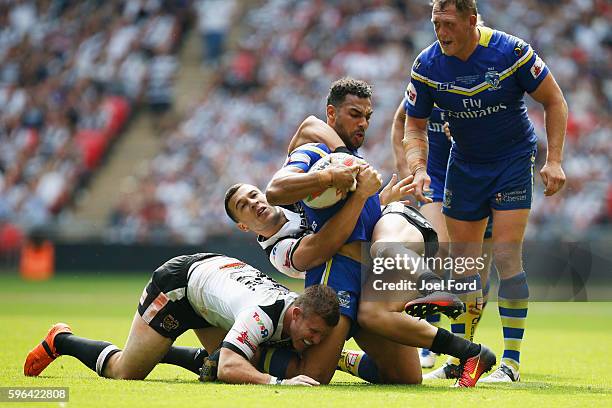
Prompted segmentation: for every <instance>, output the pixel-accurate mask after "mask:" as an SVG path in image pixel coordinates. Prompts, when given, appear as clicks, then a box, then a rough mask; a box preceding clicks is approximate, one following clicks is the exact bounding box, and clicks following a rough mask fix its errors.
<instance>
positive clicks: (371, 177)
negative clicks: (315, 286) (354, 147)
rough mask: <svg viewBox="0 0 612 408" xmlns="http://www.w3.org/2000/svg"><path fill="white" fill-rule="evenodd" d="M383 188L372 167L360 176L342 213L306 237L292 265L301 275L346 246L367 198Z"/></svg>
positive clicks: (297, 250) (301, 242)
mask: <svg viewBox="0 0 612 408" xmlns="http://www.w3.org/2000/svg"><path fill="white" fill-rule="evenodd" d="M381 184H382V178H381V176H380V174H379V173H378V172H377V171H376V170H374V169H373V168H372V167H368V168H366V169H364V170H362V171H360V172H359V175H358V176H357V189H356V190H355V191H354V192H353V193H352V194H351V195H350V197H349V198H348V199H347V200H346V203H345V204H344V206H342V208H341V209H340V211H338V212H337V213H336V214H334V216H333V217H332V218H330V219H329V220H328V221H327V222H326V223H325V225H323V227H321V229H320V230H319V231H318V232H317V233H315V234H310V235H307V236H305V237H304V238H302V239H301V241H300V242H299V245H298V247H297V249H296V250H295V251H294V252H293V258H292V263H293V265H294V267H295V268H296V269H298V270H300V271H305V270H307V269H311V268H314V267H315V266H318V265H321V264H322V263H324V262H326V261H327V260H328V259H330V258H331V257H332V256H334V255H335V254H336V253H337V252H338V251H339V250H340V248H341V247H342V245H344V244H345V243H346V240H347V239H348V237H349V236H350V235H351V233H352V232H353V229H354V228H355V224H356V223H357V220H358V219H359V215H360V214H361V210H362V209H363V206H364V204H365V202H366V200H367V199H368V197H370V196H372V195H374V194H376V192H377V191H378V189H379V188H380V186H381Z"/></svg>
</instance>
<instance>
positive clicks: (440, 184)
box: [425, 167, 446, 203]
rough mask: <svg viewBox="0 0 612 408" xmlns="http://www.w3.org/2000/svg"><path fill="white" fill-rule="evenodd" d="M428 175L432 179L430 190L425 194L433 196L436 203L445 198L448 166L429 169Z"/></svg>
mask: <svg viewBox="0 0 612 408" xmlns="http://www.w3.org/2000/svg"><path fill="white" fill-rule="evenodd" d="M427 175H428V176H429V178H430V179H431V183H430V184H429V192H428V193H425V196H427V197H429V198H431V199H432V200H433V202H434V203H441V202H442V201H443V200H444V183H445V182H446V167H445V168H444V169H428V170H427Z"/></svg>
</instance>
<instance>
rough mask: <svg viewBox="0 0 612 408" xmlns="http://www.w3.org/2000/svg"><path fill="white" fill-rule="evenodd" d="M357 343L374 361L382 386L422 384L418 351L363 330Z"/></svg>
mask: <svg viewBox="0 0 612 408" xmlns="http://www.w3.org/2000/svg"><path fill="white" fill-rule="evenodd" d="M355 341H356V342H357V344H358V345H359V347H361V349H362V350H363V351H365V352H366V353H367V354H368V356H369V357H370V358H372V359H373V360H374V362H375V363H376V366H377V367H378V374H379V377H380V380H379V382H380V383H382V384H420V383H421V381H422V375H421V366H420V364H419V357H418V354H417V350H416V348H414V347H410V346H405V345H403V344H399V343H396V342H393V341H389V340H387V339H385V338H383V337H381V336H379V335H377V334H374V333H372V332H371V331H369V330H365V329H361V330H359V332H358V333H357V334H356V335H355Z"/></svg>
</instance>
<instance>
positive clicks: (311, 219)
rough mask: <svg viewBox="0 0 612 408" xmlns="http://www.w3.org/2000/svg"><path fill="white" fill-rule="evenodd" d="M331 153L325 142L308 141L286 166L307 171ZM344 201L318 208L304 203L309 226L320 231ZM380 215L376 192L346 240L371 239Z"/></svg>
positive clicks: (368, 200) (290, 157)
mask: <svg viewBox="0 0 612 408" xmlns="http://www.w3.org/2000/svg"><path fill="white" fill-rule="evenodd" d="M329 153H331V151H330V149H329V147H327V146H326V145H325V144H323V143H307V144H305V145H302V146H300V147H298V148H297V149H295V150H294V151H293V152H291V154H289V157H288V158H287V161H286V162H285V167H287V166H293V167H297V168H299V169H301V170H302V171H304V172H305V173H306V172H308V170H310V168H311V167H312V166H313V165H314V164H315V163H316V162H317V161H318V160H319V159H321V158H322V157H325V156H326V155H328V154H329ZM352 153H353V155H357V154H356V152H352ZM344 203H345V200H342V201H340V202H338V203H337V204H335V205H334V206H332V207H329V208H324V209H317V210H315V209H312V208H310V207H307V206H305V205H303V206H302V207H303V211H304V213H305V215H306V219H307V220H308V225H309V227H310V228H311V229H312V230H313V231H314V232H317V231H319V230H320V229H321V227H322V226H323V225H324V224H325V223H326V222H327V221H328V220H329V219H330V218H331V217H333V216H334V214H336V213H337V212H338V211H340V209H341V208H342V206H343V205H344ZM380 216H381V210H380V200H379V198H378V194H375V195H373V196H371V197H370V198H368V199H367V201H366V203H365V205H364V206H363V210H362V211H361V215H360V216H359V219H358V220H357V224H356V225H355V228H354V229H353V232H352V233H351V235H350V236H349V238H348V240H347V241H346V242H347V243H349V242H353V241H371V239H372V231H373V230H374V225H376V222H378V220H379V218H380Z"/></svg>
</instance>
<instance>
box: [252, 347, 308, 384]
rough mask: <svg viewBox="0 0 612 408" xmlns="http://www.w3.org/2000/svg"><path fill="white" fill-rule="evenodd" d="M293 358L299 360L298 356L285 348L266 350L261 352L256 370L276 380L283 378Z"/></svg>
mask: <svg viewBox="0 0 612 408" xmlns="http://www.w3.org/2000/svg"><path fill="white" fill-rule="evenodd" d="M293 358H299V357H298V354H297V353H296V352H295V351H293V350H290V349H287V348H273V347H270V348H266V349H265V350H263V351H262V353H261V356H260V357H259V361H258V362H257V369H258V370H259V371H261V372H264V373H268V374H270V375H273V376H274V377H278V378H285V377H286V374H287V367H288V366H289V363H290V362H291V360H292V359H293Z"/></svg>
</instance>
